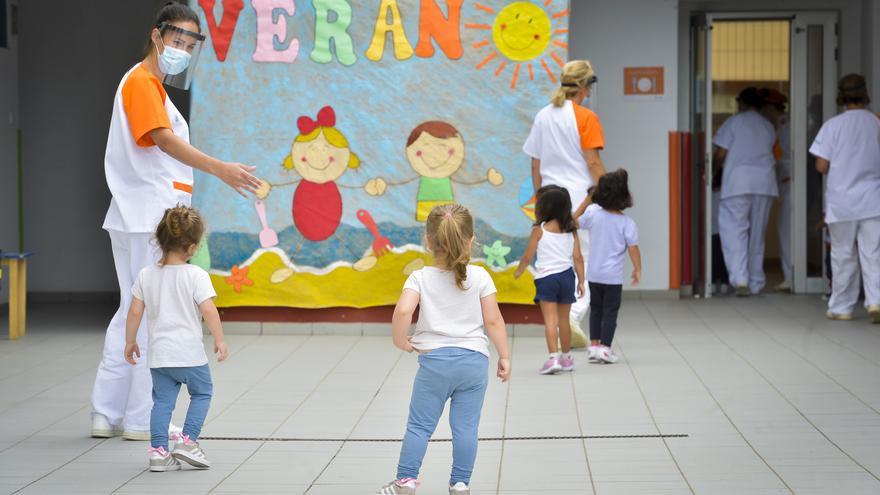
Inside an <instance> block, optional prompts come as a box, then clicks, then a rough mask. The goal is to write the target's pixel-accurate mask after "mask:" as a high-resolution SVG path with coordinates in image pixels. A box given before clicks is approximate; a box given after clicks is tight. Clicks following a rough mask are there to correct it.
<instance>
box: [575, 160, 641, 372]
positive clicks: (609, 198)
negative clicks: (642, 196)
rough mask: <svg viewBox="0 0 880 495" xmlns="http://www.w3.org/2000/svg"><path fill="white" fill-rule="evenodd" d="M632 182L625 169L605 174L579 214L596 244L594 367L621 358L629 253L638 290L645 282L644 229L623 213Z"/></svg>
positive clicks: (590, 267) (590, 275)
mask: <svg viewBox="0 0 880 495" xmlns="http://www.w3.org/2000/svg"><path fill="white" fill-rule="evenodd" d="M627 181H628V175H627V173H626V170H624V169H619V170H615V171H614V172H610V173H608V174H605V175H603V176H602V177H601V178H600V179H599V184H598V185H597V186H596V187H595V189H593V190H592V192H591V194H590V195H589V196H588V197H587V199H585V200H584V202H583V203H581V205H580V206H579V207H578V209H577V210H576V211H575V213H574V215H575V217H577V218H579V221H580V228H582V229H587V230H589V231H590V239H591V244H590V259H589V260H588V262H587V282H588V283H589V286H590V348H589V359H590V361H591V362H599V363H616V362H617V359H618V358H617V355H616V354H615V353H614V351H612V350H611V343H612V341H613V339H614V331H615V330H616V329H617V313H618V311H619V310H620V300H621V297H622V293H623V260H624V257H625V256H626V254H627V253H629V257H630V259H631V260H632V264H633V268H634V269H633V273H632V283H633V285H638V284H639V281H640V280H641V277H642V257H641V253H640V252H639V246H638V244H639V233H638V229H637V227H636V223H635V222H634V221H633V220H632V219H631V218H630V217H628V216H626V215H625V214H624V213H623V210H625V209H627V208H630V207H632V205H633V199H632V195H631V194H630V192H629V185H628V184H627ZM590 203H593V204H590Z"/></svg>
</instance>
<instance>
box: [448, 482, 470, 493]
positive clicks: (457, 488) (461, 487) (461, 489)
mask: <svg viewBox="0 0 880 495" xmlns="http://www.w3.org/2000/svg"><path fill="white" fill-rule="evenodd" d="M449 495H471V488H470V487H469V486H467V485H465V484H464V483H462V482H461V481H459V482H458V483H456V484H454V485H452V486H450V487H449Z"/></svg>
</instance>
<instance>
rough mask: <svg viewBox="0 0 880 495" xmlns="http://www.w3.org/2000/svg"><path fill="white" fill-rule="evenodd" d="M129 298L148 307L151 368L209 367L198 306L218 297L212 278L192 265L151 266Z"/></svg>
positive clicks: (134, 287)
mask: <svg viewBox="0 0 880 495" xmlns="http://www.w3.org/2000/svg"><path fill="white" fill-rule="evenodd" d="M131 295H132V296H134V297H136V298H138V299H140V300H141V301H143V302H144V304H145V306H146V307H147V321H148V324H147V330H148V332H149V347H148V348H147V364H148V365H149V366H150V368H181V367H188V366H202V365H203V364H208V356H207V355H206V354H205V347H204V344H203V340H202V320H201V313H200V312H199V304H201V303H203V302H205V301H207V300H208V299H211V298H214V297H217V293H216V292H214V286H213V285H211V277H209V276H208V273H207V272H206V271H205V270H203V269H201V268H199V267H197V266H195V265H165V266H159V265H151V266H148V267H146V268H144V269H143V270H141V273H140V274H138V277H137V280H135V282H134V285H133V286H132V288H131Z"/></svg>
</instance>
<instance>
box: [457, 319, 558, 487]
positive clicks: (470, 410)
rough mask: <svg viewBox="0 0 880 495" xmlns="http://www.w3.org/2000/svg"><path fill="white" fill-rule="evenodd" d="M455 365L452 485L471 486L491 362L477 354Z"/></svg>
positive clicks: (474, 353) (466, 357) (464, 358)
mask: <svg viewBox="0 0 880 495" xmlns="http://www.w3.org/2000/svg"><path fill="white" fill-rule="evenodd" d="M567 319H568V318H566V320H567ZM455 366H456V368H458V370H459V373H458V374H459V376H461V383H459V384H458V386H457V387H456V389H455V391H454V392H453V393H452V403H451V404H450V405H449V426H450V427H452V475H451V476H450V479H449V484H450V485H454V484H456V483H464V484H466V485H469V484H470V483H471V474H472V473H473V472H474V462H475V461H476V459H477V438H478V435H479V427H480V413H481V412H482V410H483V399H485V397H486V385H487V384H488V382H489V374H488V368H489V359H488V358H487V357H486V356H485V355H483V354H480V353H478V352H473V353H470V354H467V355H466V356H463V357H462V358H461V359H459V360H458V362H456V363H455Z"/></svg>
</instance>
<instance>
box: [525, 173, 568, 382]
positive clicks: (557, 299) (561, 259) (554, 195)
mask: <svg viewBox="0 0 880 495" xmlns="http://www.w3.org/2000/svg"><path fill="white" fill-rule="evenodd" d="M535 216H536V221H535V225H534V227H533V228H532V235H531V237H530V238H529V244H528V246H527V247H526V252H525V253H524V254H523V257H522V259H521V260H520V262H519V267H518V268H517V270H516V273H514V275H513V276H514V277H515V278H519V277H520V276H521V275H522V274H523V272H525V270H526V268H527V267H528V266H529V264H530V263H531V262H532V258H533V257H534V256H535V254H537V255H538V260H537V262H536V263H535V270H536V271H537V274H536V275H535V302H536V303H538V305H539V306H540V307H541V315H542V316H543V317H544V332H545V336H546V337H547V350H548V351H549V352H550V357H549V358H548V359H547V361H546V362H545V363H544V365H543V366H542V367H541V369H540V370H539V371H538V372H539V373H540V374H542V375H550V374H554V373H556V372H558V371H572V370H574V358H573V357H572V356H571V323H570V322H569V316H568V314H569V311H570V310H571V305H572V303H574V302H575V300H576V299H575V287H576V288H577V295H578V297H583V294H584V262H583V258H582V257H581V248H580V241H579V240H578V236H577V225H576V224H575V222H574V218H573V217H572V214H571V196H569V194H568V191H567V190H566V189H565V188H564V187H559V186H554V185H550V186H544V187H542V188H540V189H538V192H537V201H536V203H535ZM575 273H577V278H575ZM560 344H561V347H562V353H561V354H560V352H559V346H560Z"/></svg>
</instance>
